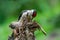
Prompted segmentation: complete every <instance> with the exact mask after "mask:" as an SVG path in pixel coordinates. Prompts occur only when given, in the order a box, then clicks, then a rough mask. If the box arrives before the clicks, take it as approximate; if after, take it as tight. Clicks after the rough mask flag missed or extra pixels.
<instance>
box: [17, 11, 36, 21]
mask: <svg viewBox="0 0 60 40" xmlns="http://www.w3.org/2000/svg"><path fill="white" fill-rule="evenodd" d="M36 15H37V12H36V10H24V11H22V13H21V14H20V16H19V19H18V20H20V18H21V17H24V18H29V19H33V18H34V17H36Z"/></svg>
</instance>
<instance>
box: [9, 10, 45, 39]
mask: <svg viewBox="0 0 60 40" xmlns="http://www.w3.org/2000/svg"><path fill="white" fill-rule="evenodd" d="M36 15H37V12H36V10H33V9H32V10H24V11H22V12H21V13H20V15H19V18H18V21H17V22H12V23H11V24H10V25H9V27H10V28H11V29H13V33H12V40H13V39H14V40H15V39H16V38H17V37H19V40H30V39H31V40H35V39H34V31H35V29H37V28H38V29H39V28H40V29H39V30H41V31H42V32H43V33H44V34H45V35H46V32H45V31H44V30H43V28H42V27H41V26H39V25H38V24H37V23H36V22H35V21H32V20H33V18H34V17H36ZM20 35H21V36H20ZM30 35H31V36H30ZM10 38H11V37H10ZM10 38H9V39H10Z"/></svg>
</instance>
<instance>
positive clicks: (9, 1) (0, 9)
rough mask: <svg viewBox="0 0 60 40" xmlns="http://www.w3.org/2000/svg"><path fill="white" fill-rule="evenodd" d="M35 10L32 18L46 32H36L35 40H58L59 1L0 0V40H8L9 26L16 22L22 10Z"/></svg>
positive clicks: (59, 24) (59, 26) (59, 33)
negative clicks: (34, 15) (35, 12)
mask: <svg viewBox="0 0 60 40" xmlns="http://www.w3.org/2000/svg"><path fill="white" fill-rule="evenodd" d="M26 9H36V10H37V16H36V17H35V18H34V20H36V22H37V23H39V24H40V25H41V26H42V27H43V28H44V30H45V31H46V32H47V36H45V35H44V34H43V33H42V32H41V31H39V30H36V31H35V36H36V39H37V40H52V39H53V40H60V36H59V35H60V0H0V40H8V36H9V35H11V33H12V30H11V28H9V24H10V23H11V22H13V21H17V19H18V16H19V14H20V12H21V11H22V10H26Z"/></svg>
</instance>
